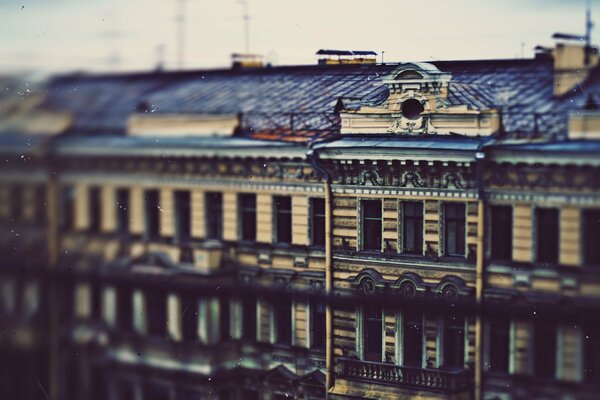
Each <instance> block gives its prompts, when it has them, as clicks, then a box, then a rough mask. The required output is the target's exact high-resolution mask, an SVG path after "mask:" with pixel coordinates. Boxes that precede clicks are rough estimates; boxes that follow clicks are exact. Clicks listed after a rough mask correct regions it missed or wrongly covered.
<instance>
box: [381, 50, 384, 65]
mask: <svg viewBox="0 0 600 400" xmlns="http://www.w3.org/2000/svg"><path fill="white" fill-rule="evenodd" d="M384 54H385V50H381V63H382V64H383V55H384Z"/></svg>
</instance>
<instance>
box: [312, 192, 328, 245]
mask: <svg viewBox="0 0 600 400" xmlns="http://www.w3.org/2000/svg"><path fill="white" fill-rule="evenodd" d="M310 212H311V225H310V229H311V244H312V245H313V246H325V199H310Z"/></svg>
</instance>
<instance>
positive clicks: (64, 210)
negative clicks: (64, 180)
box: [59, 186, 75, 231]
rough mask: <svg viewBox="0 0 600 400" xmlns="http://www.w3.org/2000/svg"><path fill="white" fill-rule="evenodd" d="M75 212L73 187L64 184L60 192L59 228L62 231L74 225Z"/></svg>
mask: <svg viewBox="0 0 600 400" xmlns="http://www.w3.org/2000/svg"><path fill="white" fill-rule="evenodd" d="M74 214H75V189H74V188H73V187H72V186H65V187H63V188H62V189H61V193H60V214H59V218H60V219H59V221H60V228H61V230H63V231H68V230H72V229H73V227H74V218H73V217H74Z"/></svg>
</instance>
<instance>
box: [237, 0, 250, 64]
mask: <svg viewBox="0 0 600 400" xmlns="http://www.w3.org/2000/svg"><path fill="white" fill-rule="evenodd" d="M238 3H239V4H241V5H243V6H244V15H243V17H242V18H243V20H244V40H245V44H246V53H250V16H249V15H248V0H238Z"/></svg>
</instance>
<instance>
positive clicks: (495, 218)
mask: <svg viewBox="0 0 600 400" xmlns="http://www.w3.org/2000/svg"><path fill="white" fill-rule="evenodd" d="M491 211H492V212H491V215H492V237H491V244H492V245H491V250H492V259H494V260H510V259H512V208H511V207H510V206H492V208H491Z"/></svg>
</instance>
